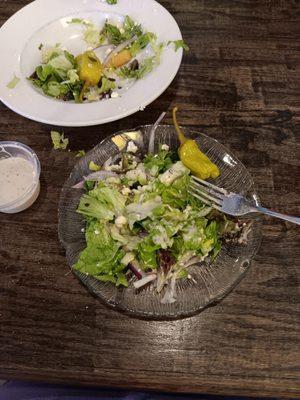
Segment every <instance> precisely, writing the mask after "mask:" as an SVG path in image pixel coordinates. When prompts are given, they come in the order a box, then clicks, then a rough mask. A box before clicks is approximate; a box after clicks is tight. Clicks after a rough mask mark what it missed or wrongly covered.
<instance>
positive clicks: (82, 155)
mask: <svg viewBox="0 0 300 400" xmlns="http://www.w3.org/2000/svg"><path fill="white" fill-rule="evenodd" d="M84 156H85V150H78V152H77V154H76V156H75V157H78V158H81V157H84Z"/></svg>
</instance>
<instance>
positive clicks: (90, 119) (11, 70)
mask: <svg viewBox="0 0 300 400" xmlns="http://www.w3.org/2000/svg"><path fill="white" fill-rule="evenodd" d="M141 1H147V3H144V5H145V4H146V6H147V10H150V9H151V10H152V12H153V13H154V14H156V16H157V15H158V16H159V17H160V18H163V19H164V20H165V21H168V23H169V24H170V26H171V27H172V32H173V34H172V37H170V40H175V39H176V40H177V39H182V35H181V32H180V29H179V27H178V25H177V23H176V21H175V19H174V17H173V16H172V15H171V14H170V13H169V12H168V11H167V10H166V9H165V8H164V7H163V6H162V5H161V4H159V3H158V2H157V1H156V0H119V1H118V3H117V5H108V4H107V3H106V2H105V1H104V0H102V1H99V0H52V1H51V3H50V2H48V1H47V0H35V1H33V2H32V3H30V4H28V5H27V6H25V7H23V8H22V9H21V10H19V11H18V12H17V13H15V14H14V15H13V16H12V17H11V18H10V19H9V20H8V21H6V22H5V23H4V24H3V25H2V27H1V29H0V52H1V53H2V54H6V57H5V59H6V62H5V63H2V65H0V77H1V78H0V100H1V101H2V102H3V103H4V104H5V105H6V106H7V107H9V108H10V109H12V110H13V111H14V112H16V113H18V114H20V115H22V116H24V117H26V118H29V119H31V120H34V121H38V122H42V123H45V124H49V125H57V126H70V127H80V126H93V125H100V124H104V123H108V122H112V121H116V120H119V119H122V118H125V117H127V116H129V115H132V114H134V113H135V112H137V111H140V110H143V109H144V108H145V107H147V106H148V105H149V104H150V103H152V102H153V101H154V100H155V99H157V98H158V97H159V96H160V95H161V94H162V93H163V92H164V91H165V90H166V89H167V88H168V87H169V85H170V84H171V82H172V81H173V79H174V78H175V76H176V74H177V72H178V69H179V67H180V64H181V61H182V55H183V51H182V49H179V50H178V51H177V52H174V50H173V49H167V50H165V51H169V52H170V51H172V53H174V58H173V59H172V61H173V62H172V65H169V66H168V68H169V70H168V73H169V72H170V73H169V76H168V79H165V80H164V82H163V84H162V85H161V87H160V88H159V90H158V89H156V90H154V89H153V90H152V88H151V90H152V91H150V94H149V95H146V94H145V95H144V96H142V98H141V99H140V100H139V98H138V97H137V98H136V100H135V103H133V104H132V105H129V106H124V102H125V101H124V102H123V104H122V99H112V101H113V103H112V102H111V100H108V102H111V104H112V107H109V106H105V107H104V106H103V109H105V110H106V111H105V115H104V116H101V115H100V116H97V113H98V110H96V109H95V104H97V105H101V104H102V102H97V103H89V104H72V103H63V102H60V101H57V100H54V99H51V98H48V97H46V96H43V95H41V94H40V93H38V92H37V91H36V90H34V89H33V88H32V87H31V86H30V84H29V83H28V82H27V80H26V77H24V76H22V71H21V65H20V59H21V53H22V51H23V49H24V47H25V45H26V42H27V41H28V40H29V38H30V37H32V35H33V34H34V33H35V32H37V31H38V30H39V29H41V28H42V27H43V26H45V25H47V24H48V23H50V22H51V21H53V20H55V19H59V18H63V17H66V16H68V15H72V14H77V13H80V12H81V13H84V12H88V11H91V10H94V9H95V7H97V8H98V7H99V10H100V11H102V12H110V13H117V14H122V15H125V14H126V13H127V12H126V10H128V8H129V9H134V7H135V6H136V5H137V3H138V2H139V4H141ZM49 3H50V4H49ZM129 5H130V7H129ZM50 8H51V10H54V11H52V13H51V14H50V15H49V14H48V11H49V9H50ZM140 8H141V7H140ZM128 14H129V15H132V13H130V12H129V13H128ZM29 17H30V18H31V21H30V22H31V23H30V24H27V28H26V31H25V32H24V30H22V32H21V30H20V31H19V32H18V31H16V30H15V26H18V25H19V24H22V23H23V24H24V20H28V18H29ZM8 39H10V42H9V40H8ZM169 54H170V53H169ZM172 57H173V56H172ZM164 61H165V60H163V62H162V64H161V65H160V66H159V67H158V68H157V69H156V70H155V71H154V72H153V73H152V74H151V75H149V76H147V77H146V78H144V79H143V80H141V81H140V82H138V83H137V84H135V85H134V86H133V88H130V89H129V91H128V92H127V93H129V92H132V94H134V93H135V92H136V89H135V88H136V87H137V86H138V84H140V83H143V84H145V85H146V84H148V82H150V83H151V81H152V83H153V82H154V81H155V80H157V78H158V75H157V74H158V73H160V72H161V71H162V70H161V67H163V68H164V70H165V68H166V64H164ZM174 61H175V62H174ZM14 74H16V76H18V77H19V78H21V81H20V82H19V83H18V85H17V86H16V88H15V89H13V90H12V89H8V88H7V84H8V82H9V81H10V80H11V78H12V77H13V75H14ZM143 81H144V82H143ZM150 86H151V85H150ZM150 86H149V87H150ZM140 89H141V87H140ZM139 92H141V90H139ZM18 93H19V94H18ZM127 93H125V95H124V97H125V100H126V94H127ZM24 98H26V102H24V101H22V99H24ZM103 103H106V102H103ZM39 105H42V106H43V109H42V111H39V113H38V112H37V111H34V110H37V109H38V108H39ZM30 107H31V110H30ZM93 107H94V108H93ZM117 107H119V109H120V107H122V109H121V110H120V111H118V112H116V113H113V114H110V112H109V108H117ZM41 108H42V107H41ZM41 108H40V110H41ZM100 111H101V110H100ZM50 113H51V116H49V115H50ZM52 114H53V115H54V116H53V117H52ZM83 114H86V117H83V118H79V117H78V116H80V115H83ZM56 115H59V117H57V116H56ZM61 115H63V116H61ZM71 115H72V118H71V117H70V116H71ZM73 115H75V117H73ZM76 115H77V116H76Z"/></svg>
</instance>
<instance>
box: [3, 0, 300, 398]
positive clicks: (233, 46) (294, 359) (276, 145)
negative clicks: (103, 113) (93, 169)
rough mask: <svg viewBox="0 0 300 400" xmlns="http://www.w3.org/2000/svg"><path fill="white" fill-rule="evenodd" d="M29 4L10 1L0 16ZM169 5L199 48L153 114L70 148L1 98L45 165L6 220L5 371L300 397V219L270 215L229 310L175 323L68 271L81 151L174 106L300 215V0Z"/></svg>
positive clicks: (77, 135) (97, 131)
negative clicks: (90, 287)
mask: <svg viewBox="0 0 300 400" xmlns="http://www.w3.org/2000/svg"><path fill="white" fill-rule="evenodd" d="M141 1H147V0H141ZM28 3H29V1H26V0H14V1H13V0H2V1H1V2H0V24H2V23H4V22H5V20H6V19H7V18H8V17H10V16H11V15H12V14H13V13H14V12H16V11H18V10H19V9H20V8H21V7H22V6H24V5H25V4H28ZM161 3H162V4H163V5H164V6H166V7H167V9H168V10H169V11H170V12H171V13H172V14H173V15H174V17H175V18H176V20H177V21H178V23H179V25H180V27H181V29H182V32H183V35H184V38H185V39H186V41H187V42H188V44H189V45H190V48H191V50H190V52H189V53H187V54H186V55H185V57H184V61H183V65H182V67H181V70H180V73H179V74H178V76H177V78H176V79H175V81H174V82H173V83H172V85H171V86H170V87H169V89H168V90H167V91H166V92H165V93H164V94H163V95H162V96H161V97H160V98H159V99H158V100H156V101H155V102H154V103H153V104H152V105H150V106H149V107H147V108H146V110H145V111H144V112H139V113H137V114H135V115H133V116H131V117H128V118H126V119H124V120H122V121H117V122H114V123H111V124H108V125H104V126H97V127H92V128H77V129H76V128H65V129H61V130H63V131H64V132H65V135H66V136H67V137H68V138H69V139H70V149H71V151H70V152H59V151H54V150H52V146H51V143H50V138H49V132H50V130H51V127H50V126H46V125H43V124H40V123H36V122H32V121H29V120H26V119H24V118H23V117H21V116H18V115H16V114H14V113H13V112H12V111H10V110H9V109H8V108H6V107H5V106H4V105H3V104H0V113H1V114H0V140H8V139H9V140H18V141H21V142H23V143H26V144H27V145H29V146H31V147H32V148H33V149H34V150H35V151H36V152H37V154H38V156H39V158H40V160H41V163H42V175H41V183H42V190H41V195H40V198H39V199H38V201H37V202H36V203H35V205H34V206H33V207H32V208H31V209H29V210H27V211H25V212H23V213H21V214H18V215H11V216H9V215H4V214H1V215H0V226H1V231H0V232H1V233H0V272H1V275H0V349H1V351H0V377H1V378H16V379H38V380H44V381H49V382H63V383H75V384H90V385H103V386H113V387H116V386H117V387H126V388H143V389H152V390H164V391H174V392H193V393H200V392H202V393H221V394H227V395H252V396H273V397H298V398H300V383H299V368H298V367H299V324H298V323H299V304H298V302H299V282H298V279H299V273H298V271H299V266H300V241H299V232H300V230H299V227H297V226H294V225H291V224H288V223H285V222H282V221H279V220H270V219H265V220H264V227H263V240H262V245H261V249H260V251H259V254H258V255H257V257H256V259H255V261H254V262H253V265H252V268H251V269H250V271H249V273H248V274H247V276H246V277H245V278H244V279H243V281H242V282H241V283H240V285H239V286H238V287H237V288H236V289H235V290H234V291H233V292H232V293H231V294H230V295H229V296H228V297H227V298H226V299H224V300H223V301H222V302H221V303H220V304H219V305H217V306H215V307H212V308H209V309H207V310H205V311H204V312H202V313H201V314H199V315H197V316H194V317H192V318H187V319H183V320H179V321H171V322H170V321H169V322H164V321H160V322H157V321H144V320H138V319H133V318H129V317H127V316H125V315H123V314H121V313H118V312H116V311H112V310H111V309H108V308H106V307H105V306H104V305H102V304H101V303H100V302H99V301H98V300H97V299H95V298H93V297H92V296H91V295H90V294H89V293H88V292H87V291H86V290H85V288H84V287H83V286H81V284H80V283H79V282H78V280H77V279H76V278H75V277H74V276H73V275H72V274H71V273H70V272H69V268H68V266H67V264H66V261H65V257H64V252H63V250H62V249H61V247H60V244H59V241H58V238H57V203H58V199H59V194H60V189H61V187H62V185H63V183H64V181H65V179H66V178H67V176H68V174H69V173H70V171H71V169H72V167H73V165H74V163H75V162H76V159H75V157H74V155H75V153H76V151H78V150H80V149H85V150H88V149H90V148H92V147H93V146H94V145H95V144H97V143H98V142H99V141H100V140H101V139H102V138H104V137H105V136H106V135H109V134H111V133H113V132H115V131H117V130H119V129H123V128H132V127H135V126H137V125H139V124H144V123H152V122H153V121H154V120H155V119H156V118H157V116H158V115H159V114H160V112H161V111H163V110H170V109H171V107H172V106H173V105H175V104H177V105H179V107H180V109H181V112H180V120H181V122H182V124H183V125H188V126H192V127H194V128H196V129H199V130H202V131H204V132H206V133H207V134H209V135H211V136H212V137H215V138H216V139H218V140H220V141H221V142H222V143H224V144H225V145H226V146H227V147H228V148H229V149H230V150H231V151H232V152H234V153H235V154H236V155H237V156H238V157H239V158H240V159H241V160H242V161H243V162H244V163H245V165H246V166H247V168H248V169H249V171H250V172H251V173H252V175H253V177H254V179H255V182H256V185H257V189H258V191H259V193H260V195H261V199H262V201H263V203H265V204H266V205H268V206H269V207H271V208H274V209H276V210H278V211H281V212H283V213H289V214H294V215H300V188H299V181H300V162H299V160H300V143H299V138H300V2H299V1H296V0H286V1H280V0H274V1H271V0H269V1H262V0H257V1H250V0H249V1H248V0H238V1H235V0H231V1H229V0H228V1H225V0H224V1H222V0H201V1H200V0H181V1H179V0H178V1H173V0H165V1H161ZM4 61H5V55H1V62H4ZM1 79H3V77H2V78H1ZM166 122H170V115H169V116H168V118H167V119H166Z"/></svg>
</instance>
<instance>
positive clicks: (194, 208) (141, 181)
mask: <svg viewBox="0 0 300 400" xmlns="http://www.w3.org/2000/svg"><path fill="white" fill-rule="evenodd" d="M124 157H125V158H126V159H127V158H129V157H131V158H133V159H136V160H137V161H135V162H136V163H137V162H138V164H137V166H136V168H134V169H130V168H131V166H130V164H129V163H128V162H126V163H124V162H122V160H121V166H122V168H120V169H119V170H118V174H119V176H118V177H114V178H107V179H106V180H104V181H101V182H100V183H95V182H92V184H91V186H89V187H86V189H87V192H86V193H85V194H84V195H83V196H82V197H81V200H80V203H79V206H78V210H77V211H78V213H80V214H82V215H83V216H84V217H85V218H86V221H87V231H86V242H87V245H86V249H85V250H83V252H82V253H81V255H80V257H79V260H78V262H77V263H76V265H75V266H74V268H75V269H77V270H79V271H81V272H82V273H85V274H89V275H92V276H93V277H95V278H96V279H99V280H101V281H103V282H111V283H113V284H114V285H116V286H119V285H122V286H124V287H127V285H128V274H130V272H129V270H130V269H131V268H136V267H135V265H137V266H138V268H139V271H140V272H139V273H140V275H141V276H142V277H144V278H145V282H149V281H148V278H149V275H145V276H144V275H143V274H145V272H146V273H148V272H150V273H151V274H150V275H151V279H152V278H153V274H154V278H153V279H155V278H156V282H155V284H154V287H155V288H156V291H157V292H158V293H161V292H162V293H163V301H164V302H173V301H175V299H176V295H175V294H176V293H175V283H176V280H177V279H184V278H188V279H191V280H193V278H192V277H191V276H190V275H189V273H188V268H189V267H190V266H191V265H195V264H196V263H201V262H202V261H203V260H205V259H209V260H213V259H214V258H215V257H216V256H217V254H218V253H219V251H220V249H221V246H222V241H224V240H235V241H237V240H238V238H239V236H238V235H241V230H242V228H241V226H240V225H239V224H237V223H236V222H235V221H232V220H230V219H228V217H226V216H225V215H223V214H222V213H220V212H218V211H216V210H212V209H211V208H210V207H208V206H207V205H205V204H203V203H201V202H199V201H198V200H197V199H195V198H194V197H193V196H192V195H191V194H190V193H189V187H190V181H191V177H190V171H189V170H188V169H187V168H186V167H185V166H184V165H183V164H182V163H181V162H180V161H177V160H178V157H177V155H176V154H173V153H172V152H171V151H169V150H168V146H165V145H164V146H161V148H160V150H159V152H158V154H156V155H147V156H145V157H144V158H143V159H142V160H141V159H140V155H139V154H137V155H135V154H134V155H133V154H130V153H128V151H127V152H125V153H124V154H123V158H124ZM123 158H122V159H123ZM131 265H133V267H130V266H131ZM126 267H129V268H128V270H127V269H126ZM143 271H144V272H143ZM165 286H167V288H166V290H165V289H164V288H165Z"/></svg>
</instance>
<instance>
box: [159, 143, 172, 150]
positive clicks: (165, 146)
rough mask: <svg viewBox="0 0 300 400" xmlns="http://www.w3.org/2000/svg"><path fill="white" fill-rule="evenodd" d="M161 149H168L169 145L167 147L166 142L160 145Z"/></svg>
mask: <svg viewBox="0 0 300 400" xmlns="http://www.w3.org/2000/svg"><path fill="white" fill-rule="evenodd" d="M161 149H162V150H166V151H169V150H170V147H169V146H168V145H167V144H163V145H162V146H161Z"/></svg>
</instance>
